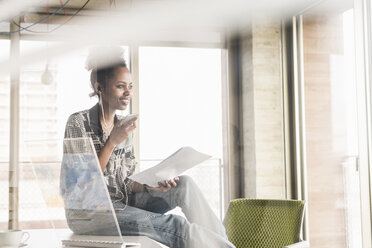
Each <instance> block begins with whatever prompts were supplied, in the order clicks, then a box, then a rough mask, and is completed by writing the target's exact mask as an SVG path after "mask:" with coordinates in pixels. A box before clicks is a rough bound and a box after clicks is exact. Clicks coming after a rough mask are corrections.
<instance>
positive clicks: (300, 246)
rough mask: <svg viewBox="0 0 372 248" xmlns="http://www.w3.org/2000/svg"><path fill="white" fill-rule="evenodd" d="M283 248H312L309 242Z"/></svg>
mask: <svg viewBox="0 0 372 248" xmlns="http://www.w3.org/2000/svg"><path fill="white" fill-rule="evenodd" d="M283 248H310V243H309V241H300V242H297V243H294V244H291V245H287V246H284V247H283Z"/></svg>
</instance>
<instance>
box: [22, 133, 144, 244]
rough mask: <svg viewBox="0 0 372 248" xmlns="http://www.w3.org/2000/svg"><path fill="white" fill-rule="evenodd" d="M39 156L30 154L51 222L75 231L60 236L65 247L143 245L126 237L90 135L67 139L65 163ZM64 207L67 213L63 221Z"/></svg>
mask: <svg viewBox="0 0 372 248" xmlns="http://www.w3.org/2000/svg"><path fill="white" fill-rule="evenodd" d="M46 142H53V144H54V143H56V141H55V140H54V141H32V142H26V143H27V146H28V147H33V148H35V146H36V147H37V146H38V145H39V146H40V145H41V144H43V146H45V147H48V146H52V144H49V145H48V144H46ZM56 145H58V144H56ZM36 156H37V155H35V154H32V155H31V156H30V157H31V161H32V163H31V164H32V168H33V171H34V173H35V176H36V178H37V181H38V184H39V188H40V190H41V193H42V195H43V198H44V201H45V203H46V204H47V209H48V212H49V215H50V217H49V219H50V220H51V222H52V226H53V227H54V228H58V227H69V228H70V229H71V230H72V231H73V232H74V233H75V234H74V235H71V237H70V238H69V239H63V240H61V242H62V245H63V247H66V248H67V247H112V248H116V247H117V248H119V247H120V248H121V247H140V244H139V243H132V242H130V243H129V242H125V241H124V240H123V237H122V235H121V231H120V227H119V223H118V221H117V217H116V214H115V210H114V207H113V204H112V202H111V199H110V196H109V193H108V190H107V186H106V183H105V178H104V176H103V173H102V170H101V168H100V164H99V160H98V157H97V154H96V151H95V149H94V145H93V142H92V139H91V138H67V139H64V140H63V155H62V163H56V162H52V161H48V160H45V161H44V160H43V159H40V156H38V157H37V158H36ZM57 161H58V159H57ZM61 211H64V215H65V218H64V220H63V221H62V222H64V223H63V224H62V225H61V224H60V222H61ZM57 212H59V216H56V213H57ZM58 223H59V224H58Z"/></svg>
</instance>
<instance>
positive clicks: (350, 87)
mask: <svg viewBox="0 0 372 248" xmlns="http://www.w3.org/2000/svg"><path fill="white" fill-rule="evenodd" d="M353 27H354V22H353V9H337V10H335V11H333V12H332V13H329V12H325V11H324V10H323V11H319V8H318V9H315V10H310V11H308V12H307V13H306V14H305V15H304V22H303V44H304V46H303V47H304V80H305V81H304V83H305V117H306V147H307V150H306V152H307V161H306V162H307V172H308V179H307V180H308V185H307V187H308V198H309V200H308V214H309V233H310V243H311V247H316V248H321V247H324V248H326V247H355V248H356V247H362V242H361V215H360V192H359V169H358V164H357V161H358V154H359V150H358V128H357V127H358V124H357V120H358V118H357V98H356V80H355V72H354V70H355V56H354V50H355V47H354V42H353V41H354V28H353ZM361 166H363V165H361Z"/></svg>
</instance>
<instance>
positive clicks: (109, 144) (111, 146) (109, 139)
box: [106, 136, 116, 150]
mask: <svg viewBox="0 0 372 248" xmlns="http://www.w3.org/2000/svg"><path fill="white" fill-rule="evenodd" d="M106 145H108V146H109V148H110V149H111V150H114V149H115V147H116V145H115V144H114V143H113V142H112V141H111V138H110V136H109V137H108V138H107V141H106Z"/></svg>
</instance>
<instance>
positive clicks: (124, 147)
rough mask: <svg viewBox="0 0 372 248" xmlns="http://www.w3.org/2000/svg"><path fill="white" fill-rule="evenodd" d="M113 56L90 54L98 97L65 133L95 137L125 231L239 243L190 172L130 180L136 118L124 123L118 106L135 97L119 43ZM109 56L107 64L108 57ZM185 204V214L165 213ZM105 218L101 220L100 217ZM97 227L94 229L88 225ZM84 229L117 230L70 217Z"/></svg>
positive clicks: (197, 242)
mask: <svg viewBox="0 0 372 248" xmlns="http://www.w3.org/2000/svg"><path fill="white" fill-rule="evenodd" d="M108 50H110V51H109V52H108V55H105V56H103V57H99V58H97V57H96V56H94V54H91V55H90V57H88V61H87V67H88V69H89V70H91V76H90V81H91V85H92V87H93V90H94V93H93V94H92V95H97V96H98V100H99V102H98V103H97V104H96V105H95V106H94V107H92V108H91V109H89V110H84V111H81V112H77V113H75V114H72V115H71V116H70V118H69V119H68V121H67V124H66V130H65V138H72V137H73V138H76V137H91V138H92V140H93V143H94V146H95V149H96V152H97V155H98V159H99V162H100V166H101V169H102V171H103V174H104V178H105V181H106V184H107V187H108V192H109V194H110V197H111V200H112V202H113V205H114V208H115V212H116V216H117V219H118V222H119V226H120V229H121V232H122V234H123V235H146V236H148V237H150V238H152V239H154V240H157V241H159V242H161V243H163V244H165V245H167V246H169V247H171V248H177V247H234V246H233V245H232V244H231V243H230V242H229V241H228V240H227V238H226V235H225V229H224V227H223V225H222V223H221V222H220V221H219V220H218V218H217V217H216V216H215V214H214V213H213V211H212V209H211V208H210V207H209V205H208V203H207V201H206V200H205V198H204V197H203V195H202V193H201V191H200V190H199V188H198V187H197V185H196V184H195V183H194V181H193V180H192V179H191V178H190V177H188V176H180V177H176V178H173V179H169V180H168V181H164V182H159V186H158V187H149V186H147V185H143V184H140V183H138V182H135V181H132V180H130V179H129V178H128V177H129V176H130V175H132V174H133V173H134V169H135V157H134V153H133V146H132V139H133V130H134V129H135V128H136V120H137V119H136V118H135V119H133V120H132V121H129V122H128V123H126V124H124V125H120V124H121V119H122V117H120V116H118V115H116V110H125V109H126V108H127V107H128V104H129V102H130V99H131V97H132V88H133V86H134V85H133V81H132V77H131V73H130V71H129V69H128V67H127V65H126V63H125V61H124V59H123V58H122V55H123V54H122V53H123V51H122V50H120V48H110V49H108ZM107 57H109V58H110V61H108V62H107V63H102V61H100V60H102V59H103V58H107ZM175 207H180V208H181V209H182V211H183V213H184V214H185V216H186V218H187V219H185V218H183V217H181V216H179V215H173V214H167V215H165V213H166V212H168V211H169V210H172V209H174V208H175ZM101 220H102V219H101ZM88 225H90V226H92V225H93V226H95V227H96V228H94V229H91V228H87V226H88ZM69 226H70V228H71V229H72V230H73V231H74V232H75V233H79V234H95V235H110V234H111V235H114V234H113V233H112V231H110V229H108V228H105V226H104V222H103V221H100V219H99V218H97V219H96V220H94V218H93V220H91V221H89V223H88V222H84V221H81V222H78V223H76V222H74V223H72V222H69Z"/></svg>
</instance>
